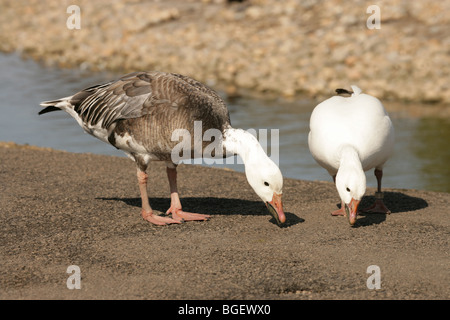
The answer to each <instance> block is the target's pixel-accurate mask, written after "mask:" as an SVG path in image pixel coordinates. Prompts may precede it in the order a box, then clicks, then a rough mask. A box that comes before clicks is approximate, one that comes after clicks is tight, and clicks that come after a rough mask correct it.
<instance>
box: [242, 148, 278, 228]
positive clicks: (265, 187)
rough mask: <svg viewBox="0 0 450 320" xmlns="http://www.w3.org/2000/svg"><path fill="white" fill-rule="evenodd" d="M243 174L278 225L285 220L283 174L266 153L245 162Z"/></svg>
mask: <svg viewBox="0 0 450 320" xmlns="http://www.w3.org/2000/svg"><path fill="white" fill-rule="evenodd" d="M245 175H246V177H247V181H248V183H249V184H250V186H251V187H252V188H253V190H254V191H255V193H256V194H257V195H258V196H259V197H260V198H261V200H262V201H263V202H264V203H265V204H266V207H267V209H268V210H269V212H270V214H271V215H272V216H273V217H274V218H275V220H276V221H277V223H278V225H280V224H282V223H284V222H285V221H286V216H285V214H284V211H283V203H282V201H281V196H282V193H283V191H282V189H283V176H282V174H281V171H280V169H279V168H278V166H277V165H276V164H275V163H274V162H273V161H272V160H271V159H270V158H269V157H267V156H266V155H264V156H262V157H259V158H258V161H249V162H247V163H245Z"/></svg>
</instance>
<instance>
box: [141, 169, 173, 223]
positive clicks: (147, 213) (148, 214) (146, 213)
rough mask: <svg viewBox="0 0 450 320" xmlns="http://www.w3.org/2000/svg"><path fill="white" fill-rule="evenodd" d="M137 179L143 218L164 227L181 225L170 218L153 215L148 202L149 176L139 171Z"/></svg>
mask: <svg viewBox="0 0 450 320" xmlns="http://www.w3.org/2000/svg"><path fill="white" fill-rule="evenodd" d="M137 178H138V182H139V190H140V192H141V200H142V212H141V214H142V218H144V220H147V221H149V222H151V223H153V224H155V225H159V226H163V225H167V224H171V223H180V222H179V221H177V220H174V219H171V218H168V217H161V216H158V215H155V214H153V210H152V208H151V207H150V203H149V201H148V195H147V179H148V175H147V173H145V171H142V170H140V169H139V168H138V169H137Z"/></svg>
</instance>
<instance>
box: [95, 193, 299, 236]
mask: <svg viewBox="0 0 450 320" xmlns="http://www.w3.org/2000/svg"><path fill="white" fill-rule="evenodd" d="M95 199H97V200H112V201H122V202H124V203H125V204H127V205H129V206H134V207H139V208H141V199H140V198H117V197H113V198H104V197H98V198H95ZM149 201H150V205H151V206H152V209H153V210H156V211H160V212H162V213H165V212H166V211H167V209H168V208H169V207H170V198H149ZM181 202H182V204H183V210H186V211H188V212H197V213H204V214H208V215H249V216H266V215H267V216H269V217H271V216H270V214H269V212H268V210H267V208H266V206H265V205H264V204H263V203H262V202H261V201H252V200H242V199H229V198H214V197H183V198H182V199H181ZM284 214H285V215H286V222H285V223H284V224H283V225H281V226H280V227H281V228H285V227H289V226H293V225H296V224H298V223H302V222H304V221H305V220H304V219H302V218H300V217H297V216H296V215H295V214H293V213H291V212H285V213H284ZM269 221H270V222H271V223H273V224H275V225H277V222H276V220H275V218H273V217H271V219H270V220H269Z"/></svg>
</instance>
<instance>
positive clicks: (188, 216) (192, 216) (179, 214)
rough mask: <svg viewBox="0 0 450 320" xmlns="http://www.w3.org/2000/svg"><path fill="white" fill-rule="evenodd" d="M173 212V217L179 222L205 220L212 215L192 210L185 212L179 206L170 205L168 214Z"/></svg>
mask: <svg viewBox="0 0 450 320" xmlns="http://www.w3.org/2000/svg"><path fill="white" fill-rule="evenodd" d="M170 213H171V214H172V218H173V219H174V220H176V221H179V222H185V221H205V220H209V219H210V218H211V216H209V215H207V214H200V213H192V212H185V211H183V210H181V209H179V208H175V207H170V208H169V209H168V210H167V212H166V214H170Z"/></svg>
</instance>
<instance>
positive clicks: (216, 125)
mask: <svg viewBox="0 0 450 320" xmlns="http://www.w3.org/2000/svg"><path fill="white" fill-rule="evenodd" d="M41 106H43V107H45V108H44V109H43V110H41V112H39V114H45V113H47V112H51V111H56V110H64V111H66V112H67V113H69V114H70V115H71V116H72V117H73V118H74V119H75V120H76V121H77V122H78V124H79V125H80V126H81V127H82V128H83V129H84V130H85V131H86V132H87V133H89V134H91V135H93V136H95V137H96V138H98V139H100V140H102V141H103V142H105V143H109V144H111V145H112V146H114V147H116V148H117V149H120V150H122V151H124V152H125V153H126V154H127V155H128V156H129V157H130V158H131V159H133V160H134V161H135V162H136V165H137V175H138V181H139V187H140V192H141V199H142V216H143V217H144V219H146V220H148V221H150V222H152V223H154V224H158V225H162V224H170V223H180V222H183V221H188V220H207V219H209V216H208V215H202V214H194V213H188V212H184V211H182V210H181V203H180V200H179V197H178V191H177V187H176V166H177V162H176V161H173V157H172V153H173V150H174V148H175V146H176V145H177V144H178V143H179V141H178V140H176V139H174V138H173V133H174V132H176V130H184V132H188V133H189V136H190V137H191V143H190V144H189V145H190V146H191V149H190V154H189V156H190V157H193V156H194V155H195V150H194V146H195V143H194V137H195V130H196V128H195V124H196V123H197V124H198V123H199V124H200V125H201V126H200V128H201V134H202V137H203V134H204V133H205V132H206V131H208V130H210V129H214V130H218V131H219V132H220V133H221V139H220V141H219V145H220V148H221V149H222V150H221V151H222V154H223V155H224V156H227V155H230V154H239V155H241V156H242V158H243V160H244V164H245V170H246V175H247V179H248V182H249V183H250V185H251V186H252V187H253V189H254V190H255V192H256V193H257V194H258V195H259V196H260V197H261V199H262V200H263V201H264V202H265V203H266V205H267V207H268V208H269V211H270V212H271V214H272V215H274V217H275V218H276V220H277V221H278V222H279V223H282V222H284V221H285V216H284V212H283V210H282V203H281V194H282V181H283V178H282V175H281V172H280V171H279V168H278V166H277V165H276V164H275V163H273V161H272V160H270V158H268V157H267V155H266V154H265V152H264V151H263V149H262V147H261V145H260V144H259V142H258V141H257V140H256V138H254V137H253V136H252V135H251V134H249V133H248V132H246V131H244V130H240V129H234V128H233V127H231V124H230V117H229V113H228V109H227V107H226V104H225V102H224V101H223V99H222V98H220V96H219V95H218V94H217V93H216V92H215V91H214V90H212V89H210V88H209V87H207V86H205V85H204V84H202V83H200V82H198V81H196V80H194V79H192V78H190V77H187V76H183V75H180V74H176V73H165V72H158V71H153V72H133V73H130V74H127V75H124V76H122V77H121V78H119V79H117V80H113V81H110V82H107V83H104V84H99V85H94V86H91V87H89V88H86V89H84V90H81V91H80V92H78V93H75V94H74V95H72V96H69V97H65V98H61V99H57V100H53V101H46V102H42V103H41ZM209 143H210V142H209V141H202V143H201V148H202V150H204V148H206V146H208V144H209ZM185 156H186V155H185ZM212 156H214V154H212ZM151 161H165V162H166V165H167V175H168V178H169V185H170V191H171V207H170V208H169V210H168V211H167V213H171V214H172V217H171V218H170V217H161V216H156V215H154V214H153V210H152V209H151V207H150V204H149V203H148V197H147V191H146V185H147V179H148V176H147V174H146V169H147V167H148V165H149V163H150V162H151ZM255 169H256V170H255ZM264 182H266V183H268V184H269V187H267V186H266V185H265V184H264ZM269 194H270V195H269Z"/></svg>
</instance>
